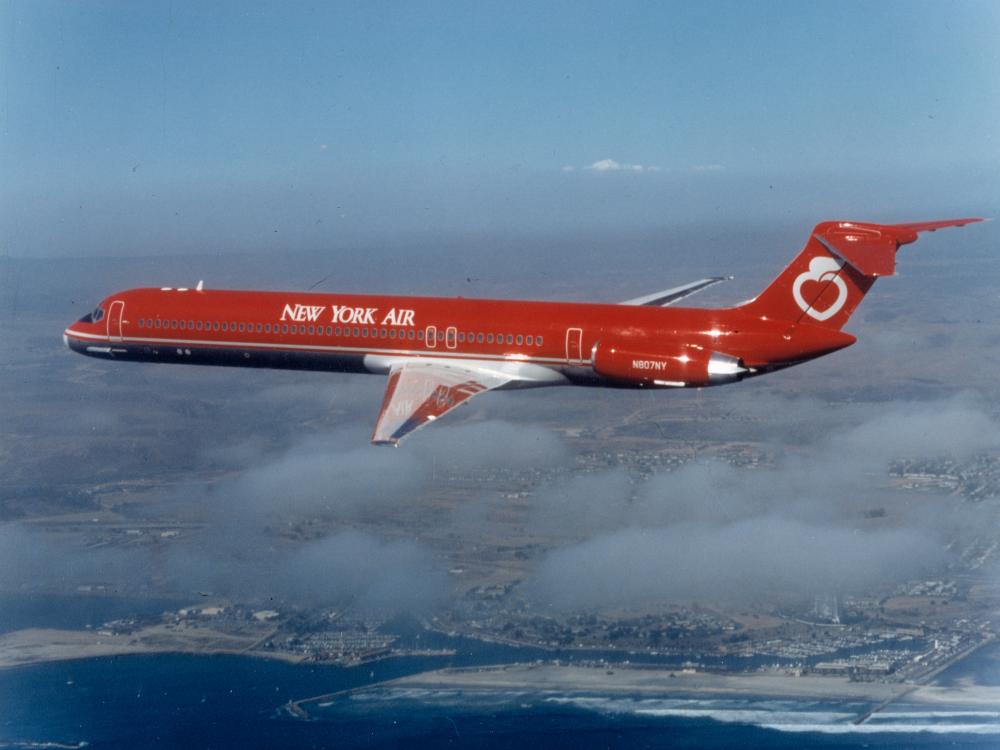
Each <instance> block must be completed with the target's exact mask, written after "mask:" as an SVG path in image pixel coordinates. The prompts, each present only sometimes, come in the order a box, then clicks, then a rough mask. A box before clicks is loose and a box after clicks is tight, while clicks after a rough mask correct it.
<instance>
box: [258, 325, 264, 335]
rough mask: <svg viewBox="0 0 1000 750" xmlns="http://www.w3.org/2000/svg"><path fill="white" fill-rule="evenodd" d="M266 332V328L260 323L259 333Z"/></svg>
mask: <svg viewBox="0 0 1000 750" xmlns="http://www.w3.org/2000/svg"><path fill="white" fill-rule="evenodd" d="M263 331H264V326H263V325H262V324H260V323H258V324H257V333H262V332H263Z"/></svg>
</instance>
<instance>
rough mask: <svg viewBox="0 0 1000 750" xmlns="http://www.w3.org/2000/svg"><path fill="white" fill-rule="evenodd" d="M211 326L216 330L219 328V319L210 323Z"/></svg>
mask: <svg viewBox="0 0 1000 750" xmlns="http://www.w3.org/2000/svg"><path fill="white" fill-rule="evenodd" d="M212 328H214V329H215V330H216V331H218V330H219V321H215V322H214V323H212Z"/></svg>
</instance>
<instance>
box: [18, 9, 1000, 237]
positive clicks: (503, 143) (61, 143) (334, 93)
mask: <svg viewBox="0 0 1000 750" xmlns="http://www.w3.org/2000/svg"><path fill="white" fill-rule="evenodd" d="M0 31H2V35H3V36H2V38H0V67H2V73H0V75H2V83H3V91H4V94H3V97H2V108H0V160H2V165H3V166H2V177H0V200H2V204H3V205H2V206H0V230H2V235H0V237H2V242H3V249H2V250H0V252H2V253H4V254H8V255H14V256H18V257H20V256H36V255H91V254H152V253H161V252H173V251H176V252H199V251H208V252H227V251H241V250H253V251H259V250H262V251H268V250H271V249H274V250H276V251H277V250H280V249H298V250H303V249H304V250H309V249H325V248H341V249H349V248H353V247H363V246H366V245H386V244H389V245H392V244H399V243H405V242H408V241H413V240H414V238H416V239H419V240H421V241H423V240H428V239H430V240H435V239H447V238H454V237H456V236H470V237H475V236H478V235H489V234H491V233H497V232H504V233H513V234H524V235H532V234H543V235H548V236H557V235H559V234H560V233H572V232H587V231H601V232H615V231H617V230H619V229H627V228H643V229H647V228H651V229H655V228H657V227H669V226H674V225H678V224H691V223H694V222H699V221H732V222H744V221H747V222H749V221H772V220H774V221H776V220H788V221H792V220H800V219H801V220H805V221H811V220H814V219H815V220H820V219H823V218H860V219H895V218H904V219H905V218H911V217H912V218H922V217H923V216H925V215H926V214H927V212H930V213H932V214H934V215H938V214H951V213H954V212H956V211H957V212H959V213H963V214H965V213H984V212H987V213H989V212H991V209H992V208H993V207H994V206H995V205H996V200H997V197H998V194H1000V191H998V187H1000V180H998V178H997V175H998V174H1000V142H998V136H997V133H998V132H1000V51H998V48H1000V45H997V43H996V40H997V39H998V38H1000V4H997V3H995V2H958V3H955V2H895V3H893V2H872V3H849V2H831V3H800V2H793V3H775V2H771V3H727V2H715V3H711V2H709V3H701V2H697V3H696V2H690V3H649V4H645V3H602V4H596V3H595V4H591V3H578V2H567V3H549V4H545V5H544V6H541V7H538V4H528V3H525V4H522V6H521V7H518V6H516V5H510V4H489V3H463V4H457V3H455V4H452V3H402V2H400V3H374V2H363V3H312V4H305V3H273V4H264V3H260V4H258V3H232V4H227V3H214V4H210V3H200V2H190V3H184V2H174V3H167V2H164V3H126V2H121V3H100V2H88V3H79V2H31V3H24V2H20V3H15V2H4V3H3V4H2V5H0ZM594 165H597V168H594ZM992 213H995V211H993V212H992Z"/></svg>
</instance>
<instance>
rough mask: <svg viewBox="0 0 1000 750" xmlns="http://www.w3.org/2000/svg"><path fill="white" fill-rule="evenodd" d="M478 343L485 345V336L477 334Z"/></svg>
mask: <svg viewBox="0 0 1000 750" xmlns="http://www.w3.org/2000/svg"><path fill="white" fill-rule="evenodd" d="M476 342H477V343H479V344H481V343H483V334H481V333H479V334H476Z"/></svg>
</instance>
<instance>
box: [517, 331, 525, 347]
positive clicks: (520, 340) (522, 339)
mask: <svg viewBox="0 0 1000 750" xmlns="http://www.w3.org/2000/svg"><path fill="white" fill-rule="evenodd" d="M522 343H524V338H523V337H522V336H521V334H518V335H517V345H518V346H520V345H521V344H522Z"/></svg>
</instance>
